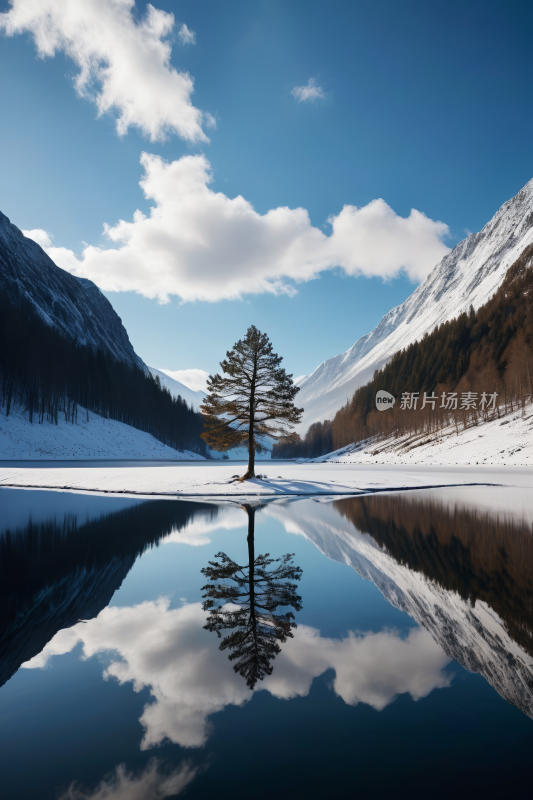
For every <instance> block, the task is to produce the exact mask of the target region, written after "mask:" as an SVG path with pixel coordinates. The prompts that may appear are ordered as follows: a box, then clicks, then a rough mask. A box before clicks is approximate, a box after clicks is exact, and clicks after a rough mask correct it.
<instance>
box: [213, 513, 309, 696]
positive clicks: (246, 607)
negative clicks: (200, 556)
mask: <svg viewBox="0 0 533 800" xmlns="http://www.w3.org/2000/svg"><path fill="white" fill-rule="evenodd" d="M243 508H244V510H245V511H246V512H247V514H248V564H245V565H240V564H237V563H236V562H235V561H233V560H232V559H231V558H230V557H229V556H228V555H227V554H226V553H222V552H221V553H217V554H216V556H215V558H216V559H218V561H210V562H209V566H208V567H204V568H203V569H202V573H203V574H204V575H205V576H206V578H207V579H208V580H210V581H214V583H209V584H207V585H206V586H204V587H203V589H202V591H204V592H205V594H203V595H202V597H203V598H204V603H203V608H204V611H209V616H208V617H207V624H206V625H205V626H204V629H205V630H207V631H210V632H211V633H216V634H217V636H218V637H219V638H221V636H222V634H221V631H228V630H229V631H232V632H231V633H230V634H229V635H228V636H225V638H224V639H222V642H221V644H220V649H221V650H228V649H229V650H230V651H231V652H230V655H229V660H230V661H235V664H234V665H233V669H234V670H235V672H238V673H239V674H240V675H242V676H243V678H244V679H245V680H246V684H247V686H249V688H250V689H253V688H254V687H255V685H256V683H257V681H258V680H260V681H262V680H263V678H264V677H265V675H271V674H272V671H273V667H272V664H271V661H273V659H274V658H275V657H276V656H277V655H278V654H279V653H280V652H281V648H280V646H279V644H278V642H281V643H284V642H286V641H287V638H291V639H292V638H293V633H292V631H293V629H294V628H296V623H295V622H294V614H293V613H292V612H291V611H288V612H286V613H284V614H280V613H276V612H277V609H278V606H285V607H288V606H289V607H292V608H294V609H295V610H296V611H300V610H301V607H302V605H301V601H302V598H301V597H300V596H299V595H298V594H296V589H297V588H298V587H297V584H296V583H290V581H298V580H300V578H301V575H302V570H301V567H296V566H295V565H294V564H293V563H292V559H293V555H294V553H287V554H286V555H284V556H282V557H281V558H270V553H266V554H265V555H259V556H256V555H255V543H254V521H255V511H256V509H255V508H254V507H252V506H249V505H245V506H243ZM272 565H276V566H272ZM217 581H222V583H217ZM227 581H230V583H227ZM220 601H222V603H223V604H224V605H222V603H221V602H220ZM217 603H218V604H217ZM226 604H229V605H226Z"/></svg>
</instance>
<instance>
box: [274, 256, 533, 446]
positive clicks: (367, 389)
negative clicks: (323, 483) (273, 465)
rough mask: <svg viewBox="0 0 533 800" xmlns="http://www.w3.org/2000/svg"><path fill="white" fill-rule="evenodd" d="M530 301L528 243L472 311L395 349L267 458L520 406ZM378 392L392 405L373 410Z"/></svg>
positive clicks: (526, 394)
mask: <svg viewBox="0 0 533 800" xmlns="http://www.w3.org/2000/svg"><path fill="white" fill-rule="evenodd" d="M532 300H533V245H530V246H529V247H528V248H526V250H525V251H524V252H523V253H522V255H521V256H520V258H519V259H517V261H515V262H514V264H513V265H512V266H511V267H510V268H509V270H508V271H507V274H506V276H505V279H504V281H503V283H502V285H501V286H500V288H499V289H498V290H497V291H496V293H495V294H494V295H493V296H492V297H491V298H490V300H489V301H488V302H487V303H485V305H483V306H481V307H480V308H479V309H478V311H477V312H476V311H474V309H473V308H472V307H470V311H469V313H463V314H460V315H459V316H458V317H456V318H455V319H452V320H450V321H449V322H444V323H442V324H441V325H439V326H438V327H437V328H435V329H434V330H433V331H432V332H431V333H429V334H426V335H425V336H424V338H423V339H421V340H420V341H416V342H413V343H412V344H411V345H410V346H409V347H406V348H405V349H403V350H400V351H399V352H397V353H395V354H394V355H393V357H392V359H391V360H390V361H389V363H388V364H386V365H385V367H383V369H381V370H376V372H375V373H374V376H373V379H372V380H371V381H370V382H369V383H367V384H366V385H365V386H361V387H360V388H359V389H357V390H356V392H355V393H354V395H353V397H352V398H351V399H350V400H349V401H348V402H347V403H346V405H345V406H343V407H342V408H341V409H339V411H337V413H336V414H335V417H334V418H333V420H324V422H316V423H315V424H314V425H311V426H310V428H309V430H308V431H307V433H306V435H305V436H304V437H303V438H301V437H296V438H295V439H293V440H292V441H288V440H287V441H285V442H283V441H281V442H279V443H278V444H277V445H275V446H274V448H273V450H272V458H315V457H316V456H320V455H324V454H325V453H329V452H331V451H333V450H338V449H339V448H341V447H345V446H346V445H349V444H352V443H353V442H360V441H363V440H365V439H369V438H371V437H377V438H378V439H380V438H385V437H388V436H391V435H393V436H396V437H400V436H405V435H414V434H420V433H425V432H427V433H432V432H437V431H439V430H442V429H443V428H445V427H448V426H450V425H453V426H454V427H455V429H456V431H457V432H458V431H459V429H460V428H464V427H467V426H469V425H476V424H478V422H479V421H480V419H484V420H487V419H489V418H491V416H499V415H500V414H501V413H507V412H509V411H515V410H516V409H519V408H521V409H525V406H526V404H527V403H529V402H531V400H532V399H533V394H532V381H533V303H532ZM379 390H385V391H386V392H390V393H391V394H392V395H394V397H395V398H396V403H395V404H394V407H392V408H389V409H387V410H386V411H378V410H377V408H376V405H375V398H376V393H377V392H378V391H379ZM453 395H455V397H453ZM495 395H496V396H497V397H495Z"/></svg>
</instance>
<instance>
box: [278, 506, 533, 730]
mask: <svg viewBox="0 0 533 800" xmlns="http://www.w3.org/2000/svg"><path fill="white" fill-rule="evenodd" d="M373 499H377V498H372V500H373ZM358 501H359V502H361V501H360V500H358V499H357V498H352V499H351V501H339V502H337V503H334V504H332V506H333V507H335V506H336V507H337V509H338V511H340V512H341V513H340V514H339V513H337V512H336V511H334V510H333V507H330V504H320V503H312V502H311V501H309V502H295V503H289V504H286V505H284V506H279V507H278V508H276V507H275V506H271V507H269V508H268V511H267V513H269V514H270V515H272V516H276V517H278V518H279V519H280V521H281V522H282V523H283V524H284V525H285V527H286V529H287V530H288V531H290V532H292V533H298V534H300V535H303V536H305V537H306V538H308V539H309V540H310V541H312V542H313V543H314V544H315V545H316V547H318V549H319V550H320V551H321V552H322V553H324V555H326V556H327V557H328V558H330V559H332V560H334V561H338V562H339V563H341V564H349V565H350V566H351V567H353V569H355V571H356V572H357V573H359V575H361V577H362V578H365V579H367V580H370V581H371V582H372V583H374V584H375V585H376V586H377V588H378V589H379V590H380V592H381V593H382V594H383V596H384V597H385V598H386V599H387V600H388V601H389V602H390V603H391V604H392V605H393V606H395V607H396V608H399V609H401V610H402V611H405V612H406V613H407V614H408V615H409V616H410V617H411V618H412V619H413V620H415V622H417V623H418V624H419V625H420V626H421V627H422V628H425V629H426V630H427V631H429V633H430V634H431V635H432V637H433V638H434V640H435V641H436V642H437V643H438V644H439V645H440V647H441V648H442V649H443V651H444V652H445V653H446V655H448V656H449V657H450V658H453V659H455V660H456V661H458V662H459V663H460V664H462V665H463V666H464V667H466V669H468V670H469V671H471V672H477V673H479V674H480V675H482V676H483V677H484V678H485V679H486V680H487V681H488V683H489V684H490V685H491V686H492V687H493V688H494V689H495V690H496V691H497V692H498V693H499V694H500V695H501V696H502V697H503V698H505V700H507V701H508V702H509V703H512V705H514V706H516V707H517V708H519V709H520V710H521V711H522V712H523V713H524V714H527V715H528V716H529V717H532V718H533V657H532V656H531V655H530V654H529V653H527V652H526V651H525V650H524V648H523V647H521V645H520V644H518V643H517V642H516V641H514V640H513V638H512V637H511V636H510V634H509V632H508V630H507V626H506V625H505V623H504V622H503V620H502V619H500V617H499V616H498V614H497V613H496V612H495V611H494V610H493V609H492V608H491V607H490V605H489V604H488V603H486V602H484V601H480V600H476V602H475V603H474V604H472V603H470V602H469V601H468V600H464V599H463V598H462V597H461V596H460V595H459V594H458V593H457V592H454V591H450V590H448V589H445V588H443V587H442V586H440V585H439V584H438V583H437V582H435V581H432V580H430V579H428V578H427V577H426V576H425V575H424V573H423V572H421V571H420V572H415V571H413V570H411V569H409V568H408V567H406V566H404V565H403V564H400V563H399V562H398V561H397V560H396V559H395V558H393V557H392V556H391V555H390V554H389V553H388V552H387V550H386V549H385V548H381V547H380V546H379V545H378V543H377V542H376V541H375V540H374V539H373V537H372V536H371V535H369V534H368V533H362V532H361V531H359V530H358V529H357V528H356V527H355V526H354V524H353V523H352V522H351V521H350V520H349V519H347V516H346V511H347V509H346V507H343V504H346V503H349V502H358ZM416 502H417V501H416V500H415V498H414V497H413V503H415V504H416ZM443 508H446V506H445V505H444V506H443ZM458 510H460V506H458ZM348 513H349V511H348ZM368 521H369V522H372V518H371V515H370V516H368ZM507 523H508V525H509V532H510V533H511V537H510V538H512V534H513V533H515V532H517V533H520V529H519V527H515V530H513V527H512V526H513V524H514V526H516V522H515V523H513V522H512V520H511V518H510V517H507Z"/></svg>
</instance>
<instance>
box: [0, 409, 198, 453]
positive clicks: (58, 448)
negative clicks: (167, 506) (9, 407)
mask: <svg viewBox="0 0 533 800" xmlns="http://www.w3.org/2000/svg"><path fill="white" fill-rule="evenodd" d="M5 411H6V410H5V408H0V461H2V460H4V459H5V460H9V461H12V460H17V459H41V458H42V459H46V460H48V459H51V460H54V459H59V460H63V459H66V460H70V459H85V458H112V459H130V458H131V459H136V458H140V459H162V460H168V459H171V460H173V461H181V460H184V459H185V460H191V459H194V460H195V461H197V460H198V461H204V460H205V459H204V457H203V456H200V455H198V453H191V452H190V451H188V450H185V451H183V452H179V451H178V450H174V448H172V447H168V446H167V445H166V444H163V443H162V442H160V441H159V440H158V439H155V438H154V437H153V436H152V435H151V434H149V433H146V432H145V431H140V430H138V429H137V428H132V427H131V426H130V425H125V424H124V423H123V422H117V421H116V420H114V419H104V418H103V417H99V416H98V414H93V412H92V411H90V412H89V422H87V415H86V411H85V410H84V409H83V408H81V406H80V407H78V422H77V424H75V425H73V424H71V423H67V422H65V419H64V418H63V419H62V418H61V415H59V421H58V424H57V425H54V424H53V423H51V422H43V423H42V424H38V423H36V422H34V423H33V424H31V423H30V422H29V420H28V419H27V418H26V415H24V414H23V413H22V412H21V411H20V410H17V411H15V412H13V411H11V413H10V414H9V417H6V415H5Z"/></svg>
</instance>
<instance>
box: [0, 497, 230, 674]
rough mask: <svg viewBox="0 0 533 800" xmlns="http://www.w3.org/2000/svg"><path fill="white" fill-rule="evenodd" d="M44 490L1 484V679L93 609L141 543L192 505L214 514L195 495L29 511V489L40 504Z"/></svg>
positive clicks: (177, 521) (169, 528) (153, 541)
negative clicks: (189, 500)
mask: <svg viewBox="0 0 533 800" xmlns="http://www.w3.org/2000/svg"><path fill="white" fill-rule="evenodd" d="M50 494H51V493H38V492H24V491H23V490H4V489H3V490H2V509H3V514H2V516H3V519H4V530H3V532H2V535H0V686H2V685H3V684H4V683H5V682H6V681H7V680H9V678H10V677H11V676H12V675H13V674H14V673H15V672H16V671H17V669H18V668H19V666H20V665H21V664H22V663H23V662H26V661H29V660H30V659H32V658H33V657H34V656H36V655H37V654H38V653H40V652H41V651H42V650H43V648H44V646H45V645H46V643H47V642H49V641H50V640H51V639H52V637H53V636H54V635H55V633H56V632H57V631H59V630H61V629H63V628H70V627H71V626H72V625H75V623H77V622H78V620H80V619H92V618H94V617H96V616H97V615H98V614H99V613H100V611H101V610H102V609H103V608H105V607H106V606H107V605H108V604H109V602H110V600H111V598H112V596H113V594H114V593H115V592H116V590H117V589H118V588H119V587H120V586H121V584H122V582H123V580H124V578H125V577H126V575H127V574H128V572H129V571H130V569H131V567H132V566H133V564H134V562H135V560H136V559H137V557H138V556H139V555H141V554H142V553H143V552H144V551H145V550H146V549H148V548H151V547H153V546H154V545H157V544H158V543H159V541H160V540H161V538H162V537H164V536H166V535H168V534H171V532H173V531H176V530H179V529H180V528H182V527H185V526H186V525H187V524H188V522H189V521H190V520H191V519H192V518H193V517H194V516H195V515H196V514H198V513H201V514H202V515H203V516H204V517H205V515H211V516H212V517H216V514H217V509H216V507H215V506H208V505H202V504H199V503H178V502H168V501H148V502H142V501H138V500H129V501H128V500H125V499H117V500H114V499H111V498H99V497H97V498H91V497H89V498H88V497H87V496H78V497H76V496H75V495H59V496H58V497H57V498H56V500H55V511H54V510H53V508H52V507H51V505H50V508H49V510H48V513H47V514H46V515H44V514H43V513H42V511H41V513H40V515H39V514H36V513H35V511H36V508H35V507H34V506H35V504H36V501H35V495H41V498H42V501H41V503H42V506H43V507H44V508H45V509H46V508H47V502H46V501H47V500H48V501H49V500H50V498H49V495H50ZM76 500H77V505H76ZM91 501H92V502H91ZM76 507H78V513H76ZM115 509H117V510H115ZM4 512H5V513H4ZM32 512H33V514H32ZM29 514H31V516H29V519H28V515H29ZM23 520H24V522H23ZM6 521H7V523H8V524H6ZM8 525H9V526H8Z"/></svg>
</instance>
